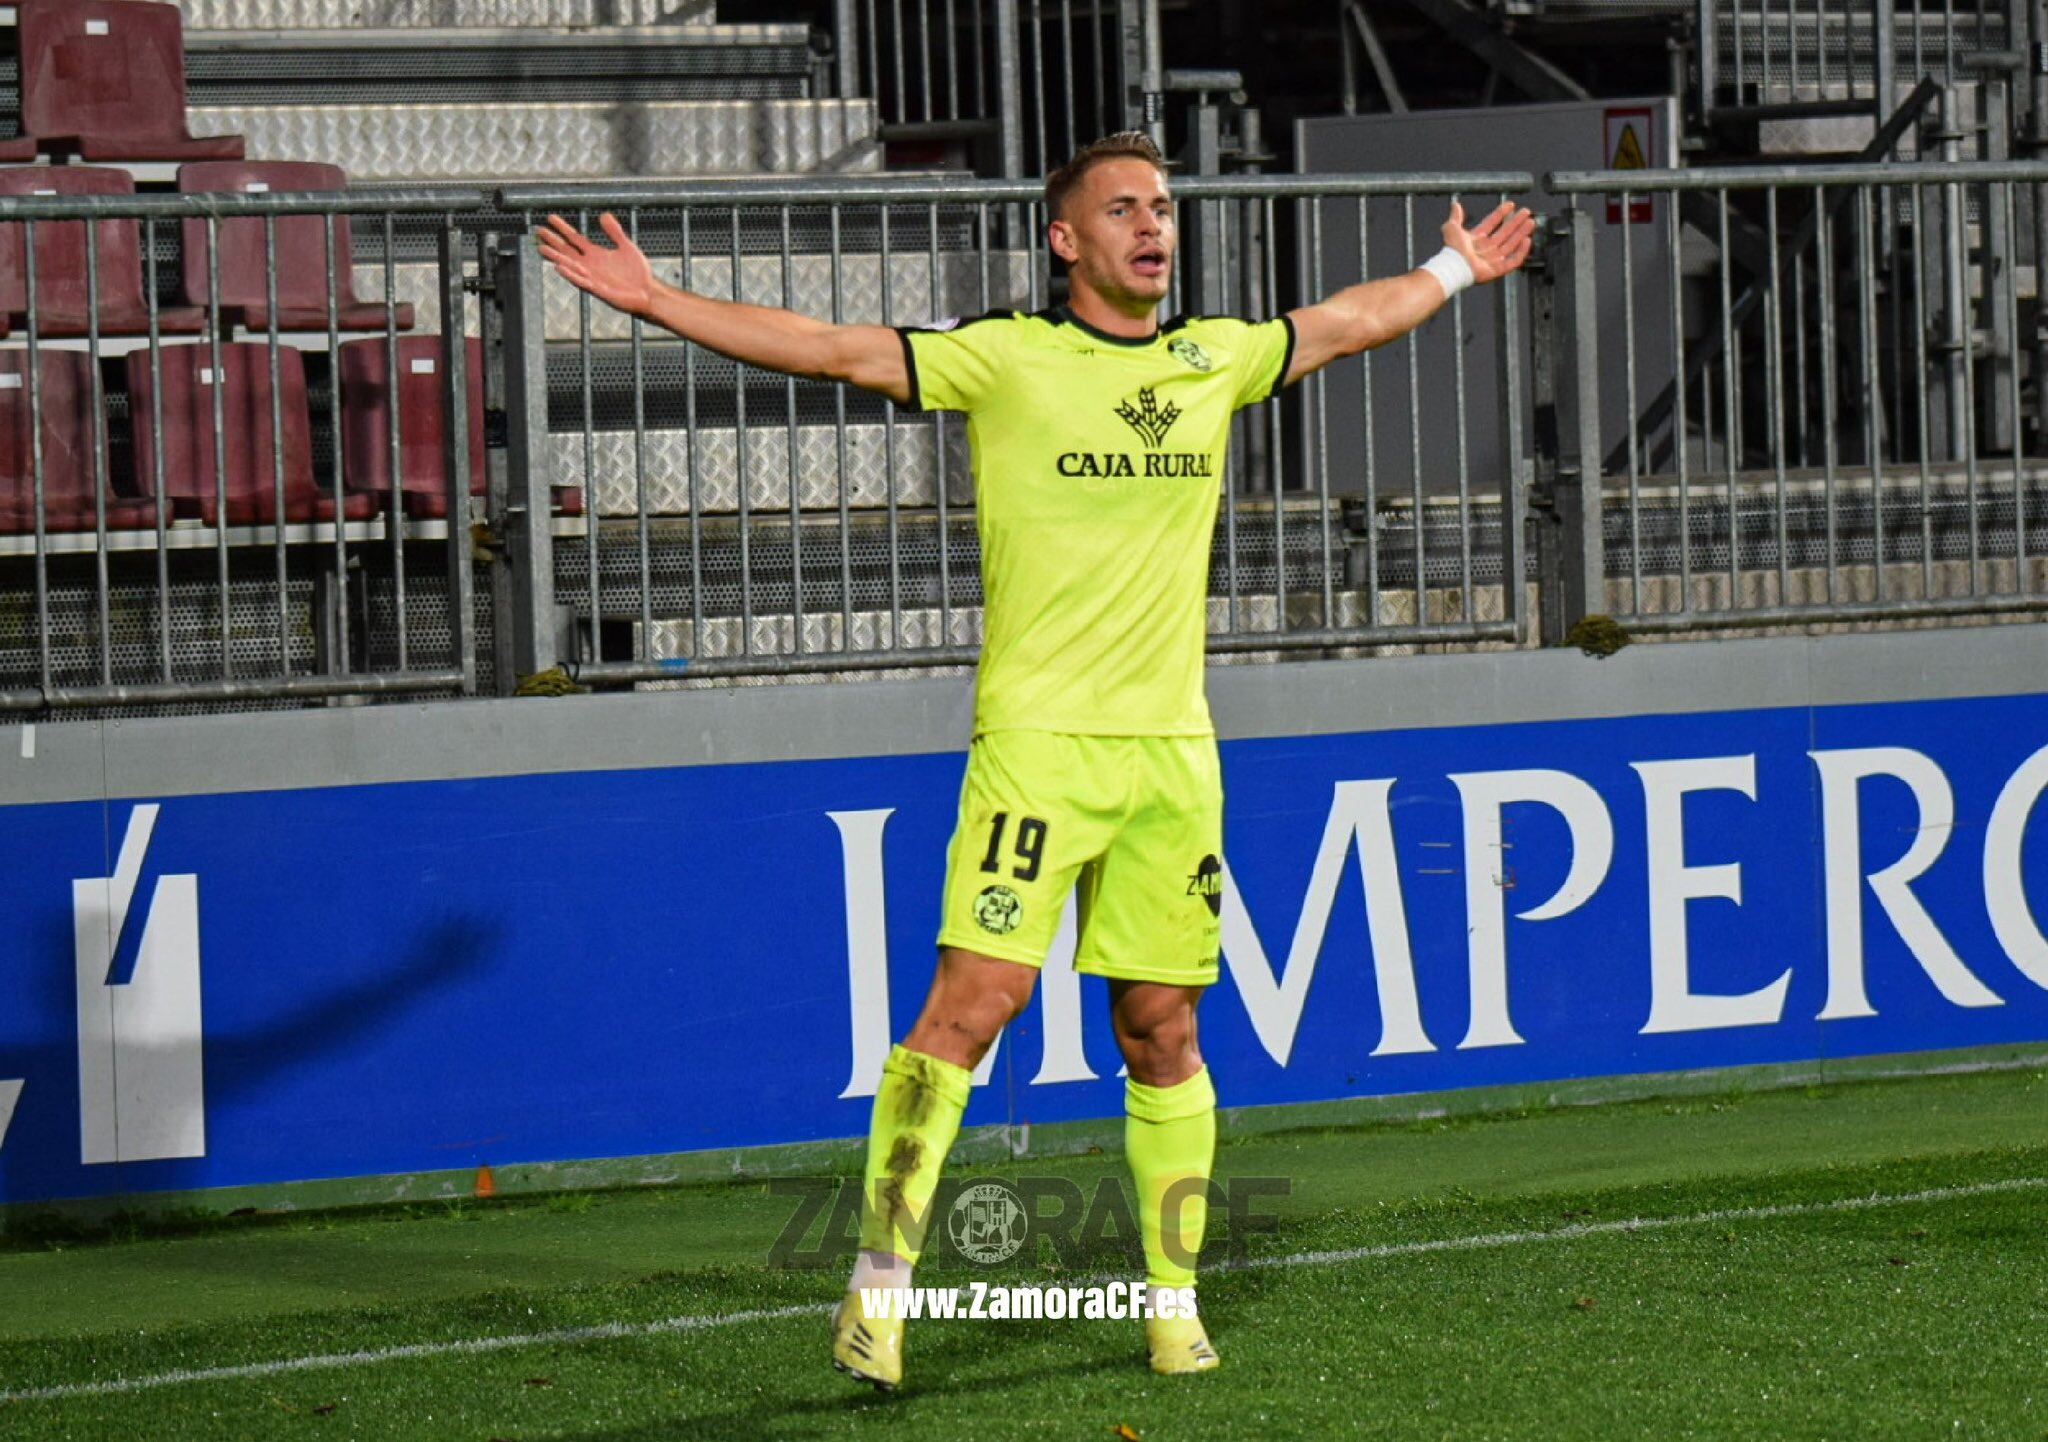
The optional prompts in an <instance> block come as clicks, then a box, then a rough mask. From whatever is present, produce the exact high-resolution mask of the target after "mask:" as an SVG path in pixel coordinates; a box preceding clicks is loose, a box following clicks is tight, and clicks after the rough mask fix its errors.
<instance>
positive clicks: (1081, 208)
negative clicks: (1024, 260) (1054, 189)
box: [1052, 157, 1180, 314]
mask: <svg viewBox="0 0 2048 1442" xmlns="http://www.w3.org/2000/svg"><path fill="white" fill-rule="evenodd" d="M1179 244H1180V231H1179V229H1178V228H1177V227H1176V226H1175V225H1174V223H1173V198H1172V197H1171V196H1169V195H1168V194H1167V193H1166V177H1165V176H1164V175H1163V174H1161V173H1160V171H1159V167H1157V166H1156V165H1152V164H1151V163H1149V162H1147V161H1143V160H1139V159H1136V158H1135V157H1132V158H1127V159H1119V160H1105V161H1103V162H1102V163H1101V164H1100V165H1096V166H1093V167H1091V168H1090V169H1089V171H1088V173H1087V174H1086V175H1084V176H1082V177H1081V183H1080V184H1079V185H1078V186H1076V187H1075V188H1074V190H1073V193H1072V194H1070V195H1069V196H1068V197H1067V203H1066V213H1065V215H1063V216H1062V217H1061V218H1060V219H1059V220H1056V221H1054V222H1053V224H1052V246H1053V250H1054V252H1055V253H1056V254H1058V256H1059V257H1060V259H1062V260H1064V261H1066V262H1067V267H1068V276H1069V279H1070V280H1071V282H1072V283H1073V284H1074V285H1077V286H1086V287H1088V288H1089V289H1090V290H1092V291H1094V292H1095V293H1096V294H1098V295H1100V296H1101V297H1102V298H1103V299H1104V300H1106V301H1108V302H1110V304H1112V305H1114V306H1116V307H1117V309H1119V310H1122V311H1126V312H1130V313H1134V314H1143V313H1144V312H1146V311H1148V310H1150V309H1151V308H1152V307H1154V306H1156V305H1158V304H1159V302H1160V301H1162V300H1164V299H1166V290H1167V284H1168V282H1169V280H1170V279H1171V277H1172V274H1173V252H1174V249H1175V248H1176V247H1177V246H1178V245H1179Z"/></svg>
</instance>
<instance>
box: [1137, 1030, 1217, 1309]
mask: <svg viewBox="0 0 2048 1442" xmlns="http://www.w3.org/2000/svg"><path fill="white" fill-rule="evenodd" d="M1124 1114H1125V1115H1124V1155H1125V1156H1127V1157H1128V1158H1130V1163H1131V1179H1132V1180H1133V1181H1135V1182H1136V1183H1137V1185H1138V1233H1139V1236H1140V1237H1141V1238H1143V1240H1144V1243H1145V1280H1146V1281H1148V1282H1150V1283H1151V1284H1152V1285H1153V1286H1155V1287H1188V1286H1193V1285H1194V1281H1195V1255H1196V1253H1198V1252H1200V1251H1201V1249H1202V1233H1203V1232H1204V1231H1205V1230H1206V1229H1207V1227H1208V1224H1209V1191H1208V1181H1209V1164H1210V1163H1211V1161H1213V1160H1214V1159H1215V1155H1216V1088H1215V1085H1214V1084H1213V1083H1211V1082H1210V1080H1209V1069H1208V1068H1207V1067H1203V1068H1202V1069H1201V1070H1200V1071H1198V1072H1196V1073H1195V1074H1194V1075H1193V1076H1191V1077H1189V1078H1188V1079H1187V1080H1186V1081H1184V1082H1179V1083H1176V1084H1175V1085H1173V1086H1170V1087H1148V1086H1145V1085H1144V1084H1142V1083H1141V1082H1138V1081H1136V1080H1131V1081H1128V1082H1126V1083H1125V1085H1124ZM1191 1179H1192V1180H1191ZM1177 1183H1178V1184H1180V1185H1176V1184H1177Z"/></svg>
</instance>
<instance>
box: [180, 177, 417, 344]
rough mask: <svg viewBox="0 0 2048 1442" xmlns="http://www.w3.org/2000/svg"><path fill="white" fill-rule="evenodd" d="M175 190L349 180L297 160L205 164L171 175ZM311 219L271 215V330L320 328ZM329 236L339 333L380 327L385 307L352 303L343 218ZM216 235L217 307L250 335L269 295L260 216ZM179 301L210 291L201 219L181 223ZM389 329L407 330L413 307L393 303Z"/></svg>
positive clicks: (319, 256)
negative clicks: (273, 284)
mask: <svg viewBox="0 0 2048 1442" xmlns="http://www.w3.org/2000/svg"><path fill="white" fill-rule="evenodd" d="M178 189H179V191H180V192H181V193H183V194H187V195H192V194H220V193H222V192H227V193H230V194H241V193H244V192H247V191H251V190H283V191H294V190H295V191H321V190H332V191H342V190H347V189H348V177H347V176H346V175H345V174H343V173H342V170H341V167H339V166H336V165H321V164H317V163H315V162H312V161H299V160H247V161H236V160H208V161H201V162H199V163H197V164H194V165H186V166H182V167H180V168H179V170H178ZM322 223H323V222H322V220H321V218H320V217H319V216H317V215H284V216H279V217H278V218H277V224H276V234H277V328H278V329H279V330H326V329H327V241H326V239H325V237H324V236H323V234H322V232H321V225H322ZM327 223H329V224H331V225H332V226H333V235H334V308H335V320H336V328H337V329H339V330H351V331H354V330H383V329H384V326H385V316H386V312H387V307H385V306H384V305H381V304H378V303H375V302H366V301H360V300H357V299H356V295H355V281H354V267H353V266H352V265H351V263H350V249H349V222H348V217H347V216H343V215H337V216H335V217H333V219H332V220H331V222H327ZM218 233H219V235H220V291H221V301H220V303H221V309H222V310H223V311H224V312H227V313H228V318H229V319H230V320H231V321H232V322H233V323H237V324H240V325H243V326H246V327H247V328H248V329H250V330H252V331H253V330H266V329H268V328H269V325H270V316H269V311H268V309H267V307H268V304H269V297H268V295H267V293H266V283H265V281H264V262H265V255H264V251H265V249H266V243H265V237H264V225H263V221H262V220H261V219H260V218H259V217H254V216H244V217H241V218H240V219H230V220H222V221H221V222H220V223H219V232H218ZM184 252H185V269H184V285H185V299H186V300H187V301H188V302H190V303H191V304H193V305H198V306H203V305H205V304H206V301H207V297H208V295H209V294H211V291H210V290H209V287H208V279H207V263H206V222H205V221H204V220H188V221H186V222H185V223H184ZM395 309H396V311H397V316H396V327H397V329H399V330H410V329H412V322H413V314H412V307H411V306H409V305H405V304H400V305H398V306H396V307H395Z"/></svg>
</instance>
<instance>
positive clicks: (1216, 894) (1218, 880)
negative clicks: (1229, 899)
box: [1188, 855, 1223, 916]
mask: <svg viewBox="0 0 2048 1442" xmlns="http://www.w3.org/2000/svg"><path fill="white" fill-rule="evenodd" d="M1188 895H1189V896H1199V897H1201V898H1202V900H1203V901H1204V902H1206V903H1207V904H1208V907H1209V914H1210V915H1211V916H1221V915H1222V914H1223V863H1222V862H1221V861H1218V860H1217V859H1216V857H1215V856H1214V855H1209V856H1205V857H1203V858H1202V859H1201V861H1200V862H1199V863H1197V865H1196V866H1195V871H1194V874H1193V875H1192V876H1190V877H1189V878H1188Z"/></svg>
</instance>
